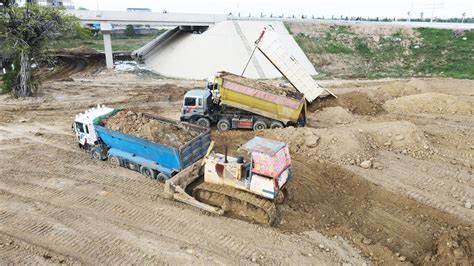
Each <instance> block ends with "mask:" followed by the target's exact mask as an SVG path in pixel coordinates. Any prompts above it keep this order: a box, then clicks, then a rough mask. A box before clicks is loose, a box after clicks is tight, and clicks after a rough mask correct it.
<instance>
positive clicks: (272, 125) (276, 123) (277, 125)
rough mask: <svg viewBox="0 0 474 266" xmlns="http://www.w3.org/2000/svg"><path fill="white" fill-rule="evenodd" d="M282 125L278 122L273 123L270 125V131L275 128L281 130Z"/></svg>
mask: <svg viewBox="0 0 474 266" xmlns="http://www.w3.org/2000/svg"><path fill="white" fill-rule="evenodd" d="M283 127H284V126H283V123H282V122H280V121H273V122H272V123H271V124H270V128H271V129H275V128H283Z"/></svg>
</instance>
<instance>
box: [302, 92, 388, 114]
mask: <svg viewBox="0 0 474 266" xmlns="http://www.w3.org/2000/svg"><path fill="white" fill-rule="evenodd" d="M334 106H341V107H343V108H345V109H347V110H349V111H350V112H351V113H353V114H358V115H376V114H378V113H380V112H382V111H383V108H382V107H381V106H380V105H378V104H376V103H374V102H373V101H372V100H371V99H370V98H369V96H368V95H367V94H366V93H363V92H358V91H353V92H349V93H345V94H337V98H335V97H333V96H331V95H329V96H326V97H324V98H317V99H316V100H315V101H314V102H313V103H311V104H310V105H309V106H308V110H309V111H310V112H314V111H316V110H322V109H323V108H326V107H334Z"/></svg>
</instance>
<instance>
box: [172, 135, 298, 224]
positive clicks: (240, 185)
mask: <svg viewBox="0 0 474 266" xmlns="http://www.w3.org/2000/svg"><path fill="white" fill-rule="evenodd" d="M239 150H240V151H243V152H246V153H247V156H237V157H232V156H228V154H227V147H226V148H225V152H224V154H221V153H216V152H214V143H211V145H210V146H209V149H208V152H207V154H206V155H205V156H204V158H203V159H201V160H200V161H198V162H196V163H194V164H193V165H191V166H189V167H188V168H186V169H184V170H183V171H181V172H179V173H178V174H177V175H175V176H174V177H173V178H171V179H169V180H167V181H166V182H165V195H166V196H167V197H168V198H172V199H175V200H178V201H181V202H184V203H187V204H190V205H192V206H195V207H197V208H200V209H204V210H206V211H209V212H211V213H214V214H218V215H227V216H230V217H236V218H240V219H244V220H247V221H250V222H255V223H260V224H269V225H273V224H274V223H275V221H276V220H277V219H278V214H277V209H276V205H277V204H281V203H283V202H284V200H285V198H287V197H288V184H289V182H290V181H291V179H292V171H291V157H290V153H289V149H288V145H287V144H286V143H283V142H279V141H275V140H270V139H266V138H262V137H254V138H253V139H251V140H250V141H248V142H247V143H245V144H244V145H242V146H241V147H240V148H239ZM246 157H247V158H246Z"/></svg>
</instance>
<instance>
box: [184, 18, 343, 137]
mask: <svg viewBox="0 0 474 266" xmlns="http://www.w3.org/2000/svg"><path fill="white" fill-rule="evenodd" d="M257 49H258V50H259V51H260V52H261V53H262V54H263V55H264V56H265V58H267V59H268V61H269V62H270V63H271V64H272V65H273V66H274V67H275V68H276V69H277V70H278V71H279V72H280V73H281V74H282V76H283V77H285V78H286V79H287V80H288V81H289V83H290V84H291V87H286V88H280V87H277V86H272V85H270V84H268V83H265V82H262V81H256V80H252V79H248V78H245V77H243V75H244V73H245V69H246V68H247V66H246V67H245V68H244V70H243V72H242V74H241V75H235V74H231V73H228V72H219V73H217V75H216V76H215V77H214V78H212V79H210V80H208V85H207V90H192V91H189V92H188V93H186V94H185V95H184V99H183V106H182V108H181V120H182V121H189V122H191V123H196V124H198V125H201V126H203V127H210V126H211V125H213V124H216V125H217V128H218V129H219V130H229V129H235V128H247V129H253V130H255V131H259V130H264V129H267V128H281V127H285V126H304V125H305V123H306V101H308V102H309V103H311V102H313V101H314V100H315V99H316V98H317V97H319V96H320V95H321V94H322V93H323V92H324V91H326V92H328V93H329V94H331V95H333V96H335V97H336V95H334V94H333V93H332V92H331V91H329V90H327V89H325V88H322V87H321V86H320V85H319V84H318V83H317V82H316V81H315V80H314V79H313V77H311V75H309V74H308V72H307V71H306V70H305V68H304V67H303V66H302V65H301V64H300V63H299V62H298V60H296V58H295V57H294V56H292V55H291V54H289V52H288V50H287V49H286V48H285V46H284V44H283V43H282V42H280V40H279V37H278V34H276V33H275V31H274V30H272V28H271V27H270V28H268V29H267V28H264V30H263V31H262V33H261V34H260V36H259V38H258V39H257V40H256V41H255V48H254V50H253V52H252V53H251V55H250V58H249V59H248V61H247V65H248V64H249V62H250V60H251V58H252V56H253V55H254V52H255V51H256V50H257Z"/></svg>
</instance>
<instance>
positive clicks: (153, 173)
mask: <svg viewBox="0 0 474 266" xmlns="http://www.w3.org/2000/svg"><path fill="white" fill-rule="evenodd" d="M140 173H141V174H142V175H144V176H146V177H147V178H150V179H156V171H155V170H153V169H150V168H148V167H145V166H142V167H140Z"/></svg>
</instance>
